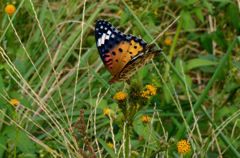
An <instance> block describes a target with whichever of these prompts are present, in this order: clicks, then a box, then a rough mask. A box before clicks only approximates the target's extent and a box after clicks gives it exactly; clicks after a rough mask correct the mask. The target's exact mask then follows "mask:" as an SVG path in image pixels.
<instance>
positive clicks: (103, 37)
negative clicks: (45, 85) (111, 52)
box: [101, 33, 106, 44]
mask: <svg viewBox="0 0 240 158" xmlns="http://www.w3.org/2000/svg"><path fill="white" fill-rule="evenodd" d="M105 38H106V34H105V33H104V34H103V35H102V38H101V44H104V42H105Z"/></svg>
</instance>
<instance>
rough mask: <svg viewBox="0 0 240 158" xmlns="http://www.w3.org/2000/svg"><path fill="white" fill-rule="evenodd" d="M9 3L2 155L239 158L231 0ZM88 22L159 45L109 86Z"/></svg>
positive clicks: (1, 83) (4, 28)
mask: <svg viewBox="0 0 240 158" xmlns="http://www.w3.org/2000/svg"><path fill="white" fill-rule="evenodd" d="M2 3H3V5H2V10H4V7H5V6H6V5H7V2H2ZM13 3H16V4H15V6H16V8H17V10H16V12H15V13H14V14H13V15H11V16H9V15H7V14H6V13H4V12H2V13H3V15H2V16H0V17H2V19H1V26H0V27H1V32H0V43H1V45H0V53H1V59H0V61H1V63H0V98H1V99H0V113H1V115H0V130H1V134H0V140H1V141H0V142H1V143H0V157H164V156H166V157H233V156H234V157H240V153H239V149H240V148H239V146H240V143H239V135H238V134H237V133H239V127H240V123H239V118H238V117H239V114H240V113H239V98H238V96H239V88H240V86H239V65H240V64H239V61H238V60H239V57H238V55H239V45H238V43H239V36H237V33H238V31H239V30H238V25H239V27H240V24H238V23H237V22H234V20H231V19H225V18H224V17H225V16H226V15H234V16H237V15H236V12H235V10H236V7H235V5H236V4H237V3H239V2H238V1H233V2H225V3H223V2H207V1H204V2H201V3H200V2H199V3H198V2H192V3H190V2H189V3H184V2H180V1H179V2H175V1H173V2H165V1H151V2H150V1H143V0H141V1H139V2H137V1H127V0H120V1H107V0H103V1H100V2H99V1H87V0H84V1H69V2H66V1H51V2H50V1H43V2H37V1H32V0H26V1H19V2H13ZM192 5H193V6H195V7H196V8H191V6H192ZM213 6H214V7H215V8H214V7H213ZM199 9H200V11H201V12H200V11H199ZM234 9H235V10H234ZM237 10H238V11H239V8H237ZM213 12H214V13H215V14H214V15H213ZM190 13H194V15H191V14H190ZM238 13H239V12H238ZM189 14H190V15H191V16H190V17H189ZM195 14H196V15H195ZM229 18H233V17H231V16H229ZM98 19H105V20H109V21H110V22H111V23H112V24H113V25H114V26H116V27H117V28H118V29H120V30H122V31H123V32H126V33H132V34H134V35H136V36H138V35H139V36H141V37H142V38H143V39H145V40H146V41H147V42H148V43H154V44H155V45H156V49H162V50H163V53H162V54H161V55H160V56H159V57H156V58H155V59H154V60H152V61H151V62H150V63H149V64H147V65H146V66H145V67H144V68H142V69H141V70H139V71H138V72H136V74H135V75H134V76H133V77H132V78H131V79H130V81H127V82H120V83H116V84H114V85H110V84H109V82H108V81H109V79H110V78H111V75H110V73H109V72H107V71H106V68H105V67H104V65H103V63H102V61H101V59H100V57H99V55H98V52H97V49H96V44H95V39H94V25H95V22H96V21H97V20H98ZM186 19H187V20H188V21H189V23H187V24H186ZM190 24H192V25H190ZM226 25H227V27H226ZM166 28H167V29H166ZM166 30H167V31H166ZM219 30H220V32H217V31H219ZM166 37H171V38H172V39H173V41H172V43H171V44H170V46H169V45H167V44H166V43H165V42H164V39H166ZM221 37H222V39H221ZM180 50H181V51H180ZM211 51H212V52H211ZM196 53H197V54H196ZM146 85H152V86H153V87H157V91H156V94H155V93H154V94H151V95H150V93H149V96H147V97H146V96H145V97H144V95H143V94H144V91H145V92H146V91H148V92H149V91H150V90H149V89H148V88H146ZM119 91H123V92H124V93H125V94H126V98H125V99H124V101H121V100H118V99H114V96H115V95H116V93H117V92H119ZM12 99H17V100H18V103H15V102H13V100H12ZM144 118H145V120H144ZM146 118H149V120H146ZM181 139H186V140H187V141H188V142H190V144H191V151H189V152H188V153H187V154H181V153H178V151H177V147H178V146H177V142H179V141H180V140H181Z"/></svg>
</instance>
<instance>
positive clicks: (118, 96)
mask: <svg viewBox="0 0 240 158" xmlns="http://www.w3.org/2000/svg"><path fill="white" fill-rule="evenodd" d="M126 97H127V94H126V93H124V92H121V91H120V92H117V93H116V94H115V96H114V97H113V99H116V100H125V99H126Z"/></svg>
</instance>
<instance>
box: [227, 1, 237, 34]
mask: <svg viewBox="0 0 240 158" xmlns="http://www.w3.org/2000/svg"><path fill="white" fill-rule="evenodd" d="M227 17H228V21H229V23H230V24H232V25H233V26H234V27H235V28H236V29H237V30H238V29H239V28H240V21H239V12H238V7H237V4H235V3H231V4H230V5H229V6H228V7H227Z"/></svg>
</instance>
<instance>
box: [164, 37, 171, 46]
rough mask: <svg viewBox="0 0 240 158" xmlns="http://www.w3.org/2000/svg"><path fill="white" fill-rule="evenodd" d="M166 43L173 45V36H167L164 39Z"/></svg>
mask: <svg viewBox="0 0 240 158" xmlns="http://www.w3.org/2000/svg"><path fill="white" fill-rule="evenodd" d="M164 43H165V44H166V45H167V46H171V44H172V38H171V37H169V36H168V37H166V39H165V40H164Z"/></svg>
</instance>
